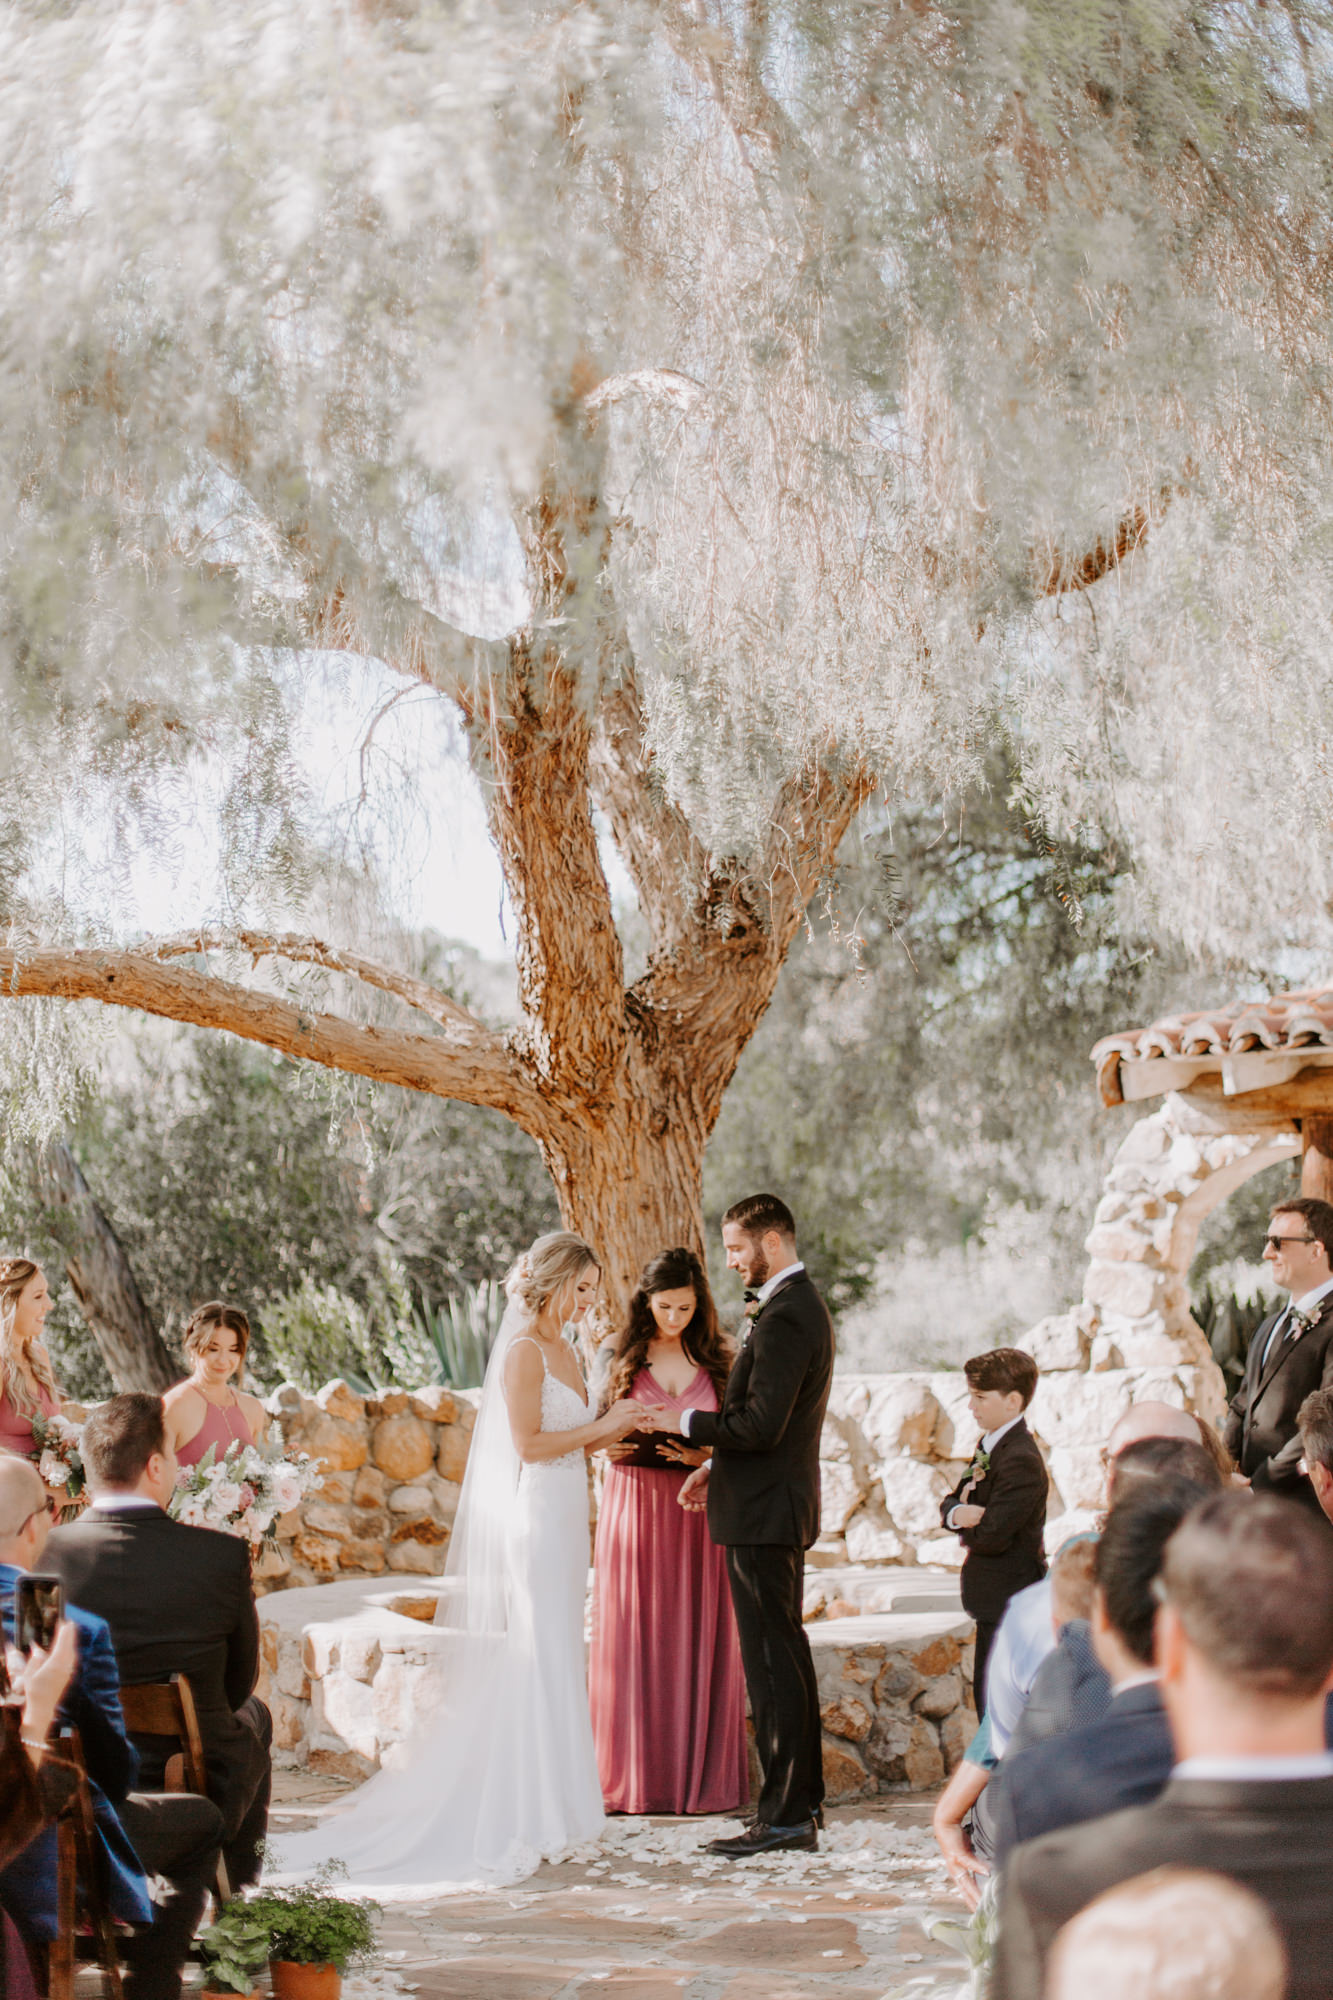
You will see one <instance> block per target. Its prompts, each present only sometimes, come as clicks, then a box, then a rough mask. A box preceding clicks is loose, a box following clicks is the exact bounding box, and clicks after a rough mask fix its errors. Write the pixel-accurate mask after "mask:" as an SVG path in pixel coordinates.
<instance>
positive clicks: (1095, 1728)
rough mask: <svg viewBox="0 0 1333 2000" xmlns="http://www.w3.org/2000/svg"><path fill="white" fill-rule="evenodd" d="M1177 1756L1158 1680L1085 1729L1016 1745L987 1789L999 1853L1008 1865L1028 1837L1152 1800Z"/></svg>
mask: <svg viewBox="0 0 1333 2000" xmlns="http://www.w3.org/2000/svg"><path fill="white" fill-rule="evenodd" d="M1175 1761H1176V1753H1175V1748H1174V1746H1173V1744H1172V1741H1171V1725H1170V1723H1169V1722H1168V1721H1167V1719H1166V1710H1165V1709H1164V1708H1163V1707H1162V1698H1161V1696H1160V1694H1159V1693H1158V1692H1157V1688H1156V1686H1155V1685H1154V1684H1152V1683H1145V1684H1144V1685H1143V1686H1142V1687H1131V1688H1126V1689H1125V1691H1124V1693H1123V1694H1118V1695H1115V1696H1113V1697H1112V1700H1111V1705H1110V1707H1109V1708H1108V1709H1107V1711H1106V1713H1105V1715H1104V1716H1102V1717H1101V1719H1100V1720H1099V1721H1097V1722H1090V1723H1089V1724H1088V1725H1087V1726H1086V1727H1085V1728H1083V1729H1071V1730H1070V1731H1069V1732H1068V1734H1067V1735H1064V1736H1055V1737H1052V1738H1050V1739H1049V1741H1047V1742H1045V1743H1035V1744H1033V1745H1032V1747H1031V1749H1028V1750H1020V1751H1018V1752H1017V1754H1015V1752H1014V1749H1013V1746H1012V1744H1011V1745H1010V1747H1009V1749H1008V1750H1007V1751H1006V1753H1005V1755H1004V1756H1003V1757H1002V1758H1001V1759H1000V1764H999V1768H998V1770H997V1771H996V1773H995V1776H994V1777H993V1778H992V1780H991V1782H990V1784H989V1785H988V1786H987V1788H986V1790H987V1794H988V1795H989V1794H990V1793H991V1792H994V1794H995V1797H994V1800H993V1801H992V1806H991V1829H992V1836H991V1837H992V1851H993V1853H994V1856H995V1859H996V1860H997V1861H998V1862H999V1863H1000V1864H1001V1866H1003V1864H1004V1863H1005V1862H1006V1861H1007V1860H1008V1858H1009V1855H1010V1853H1011V1852H1012V1850H1013V1849H1014V1848H1015V1847H1017V1846H1019V1844H1020V1843H1021V1842H1023V1841H1025V1840H1036V1839H1037V1838H1038V1837H1039V1835H1041V1834H1043V1833H1054V1832H1056V1831H1057V1830H1058V1829H1059V1828H1060V1827H1062V1826H1079V1825H1081V1824H1082V1822H1083V1821H1084V1820H1089V1819H1100V1818H1101V1817H1102V1816H1103V1814H1105V1813H1113V1812H1119V1811H1120V1810H1121V1808H1122V1807H1124V1806H1146V1805H1148V1804H1150V1803H1151V1801H1152V1800H1153V1799H1155V1798H1156V1797H1157V1795H1158V1793H1159V1792H1160V1791H1161V1790H1162V1787H1163V1786H1164V1785H1165V1783H1166V1781H1167V1779H1168V1778H1169V1777H1170V1776H1171V1767H1172V1765H1173V1764H1174V1763H1175Z"/></svg>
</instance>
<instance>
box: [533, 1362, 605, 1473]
mask: <svg viewBox="0 0 1333 2000" xmlns="http://www.w3.org/2000/svg"><path fill="white" fill-rule="evenodd" d="M533 1345H534V1346H535V1347H536V1348H538V1349H539V1350H540V1348H541V1342H540V1341H534V1342H533ZM542 1367H543V1369H544V1370H545V1373H544V1374H543V1376H542V1429H543V1430H544V1431H576V1430H578V1429H579V1428H580V1426H581V1425H583V1424H586V1423H589V1422H590V1421H591V1419H592V1406H591V1404H590V1403H589V1402H588V1399H587V1397H586V1396H580V1394H579V1392H578V1390H577V1389H571V1388H570V1386H569V1384H568V1382H562V1381H561V1380H560V1378H559V1376H558V1375H553V1374H552V1373H551V1370H550V1367H549V1365H548V1363H547V1360H546V1356H545V1354H544V1353H543V1354H542ZM573 1465H577V1466H578V1468H579V1470H580V1471H582V1469H583V1465H584V1457H583V1453H582V1452H581V1451H567V1452H565V1453H564V1454H563V1456H562V1457H560V1458H548V1459H544V1460H543V1461H542V1462H541V1463H539V1464H536V1465H525V1466H524V1468H523V1472H524V1476H525V1477H526V1478H531V1477H532V1476H533V1475H535V1474H537V1473H541V1472H554V1471H556V1470H557V1469H560V1470H563V1469H565V1468H567V1467H569V1466H573Z"/></svg>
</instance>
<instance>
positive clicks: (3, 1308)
mask: <svg viewBox="0 0 1333 2000" xmlns="http://www.w3.org/2000/svg"><path fill="white" fill-rule="evenodd" d="M41 1268H42V1267H41V1265H40V1264H34V1263H33V1261H32V1258H31V1257H0V1396H8V1398H9V1400H10V1402H11V1404H12V1405H13V1407H14V1409H15V1410H16V1411H17V1413H18V1414H19V1416H21V1417H35V1416H37V1415H38V1413H39V1412H40V1410H41V1407H42V1405H41V1398H40V1396H39V1394H38V1391H39V1389H45V1390H46V1391H47V1393H48V1395H51V1396H55V1397H57V1398H58V1397H59V1394H60V1391H59V1390H58V1389H57V1388H56V1378H55V1376H54V1374H53V1373H52V1371H51V1363H50V1361H49V1359H48V1358H47V1354H46V1350H45V1348H44V1347H41V1346H40V1345H36V1346H31V1345H30V1346H25V1345H23V1344H22V1343H21V1342H20V1340H19V1338H18V1335H17V1334H16V1333H15V1331H14V1321H15V1318H16V1316H17V1312H18V1302H19V1300H20V1298H21V1297H22V1295H23V1293H24V1292H25V1291H26V1290H27V1288H28V1286H29V1285H30V1284H31V1283H32V1281H33V1279H34V1278H36V1277H39V1276H40V1275H41Z"/></svg>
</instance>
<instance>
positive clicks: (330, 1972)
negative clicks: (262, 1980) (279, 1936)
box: [268, 1958, 343, 2000]
mask: <svg viewBox="0 0 1333 2000" xmlns="http://www.w3.org/2000/svg"><path fill="white" fill-rule="evenodd" d="M268 1969H269V1974H270V1977H271V1978H272V1981H273V2000H338V1996H339V1994H340V1993H341V1992H342V1983H343V1977H342V1974H341V1972H339V1970H338V1968H337V1966H336V1965H298V1964H297V1963H296V1961H295V1960H294V1959H290V1958H271V1959H270V1960H269V1962H268Z"/></svg>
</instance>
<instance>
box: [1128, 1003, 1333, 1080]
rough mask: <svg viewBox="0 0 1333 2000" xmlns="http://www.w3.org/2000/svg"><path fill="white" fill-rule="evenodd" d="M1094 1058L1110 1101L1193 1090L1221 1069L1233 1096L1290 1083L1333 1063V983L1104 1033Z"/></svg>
mask: <svg viewBox="0 0 1333 2000" xmlns="http://www.w3.org/2000/svg"><path fill="white" fill-rule="evenodd" d="M1325 1051H1326V1052H1327V1053H1326V1054H1325V1053H1324V1052H1325ZM1302 1052H1304V1053H1302ZM1092 1060H1093V1061H1094V1063H1096V1065H1097V1084H1098V1088H1099V1089H1100V1091H1101V1094H1102V1102H1103V1104H1124V1103H1125V1102H1127V1101H1133V1100H1134V1099H1137V1098H1141V1097H1156V1096H1158V1095H1159V1094H1160V1093H1161V1092H1162V1091H1166V1090H1182V1089H1186V1088H1188V1086H1189V1084H1191V1083H1192V1082H1193V1081H1194V1080H1195V1078H1196V1077H1199V1076H1206V1075H1208V1074H1209V1073H1212V1074H1214V1075H1216V1074H1218V1073H1220V1074H1221V1077H1222V1088H1223V1090H1224V1091H1225V1092H1226V1094H1227V1095H1228V1096H1233V1095H1240V1094H1242V1093H1243V1092H1245V1091H1248V1090H1262V1089H1264V1088H1265V1087H1268V1086H1272V1085H1275V1084H1280V1083H1286V1082H1289V1081H1290V1079H1291V1078H1292V1077H1293V1076H1295V1075H1296V1074H1297V1072H1298V1071H1299V1070H1301V1069H1304V1068H1308V1067H1311V1066H1314V1067H1318V1068H1324V1067H1326V1066H1327V1065H1328V1064H1329V1063H1331V1062H1333V985H1330V986H1316V987H1311V988H1310V989H1309V990H1308V991H1307V992H1304V993H1275V994H1273V995H1272V997H1271V998H1270V999H1267V1000H1237V1001H1234V1002H1233V1003H1232V1004H1231V1006H1229V1007H1215V1008H1212V1009H1211V1010H1209V1011H1207V1012H1205V1013H1199V1014H1169V1015H1167V1016H1166V1017H1165V1018H1164V1019H1163V1020H1160V1021H1154V1022H1153V1023H1152V1025H1151V1027H1148V1028H1127V1029H1125V1030H1124V1032H1123V1033H1121V1034H1118V1035H1103V1037H1102V1039H1101V1041H1099V1042H1098V1043H1097V1045H1096V1047H1095V1048H1094V1049H1093V1051H1092Z"/></svg>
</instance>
